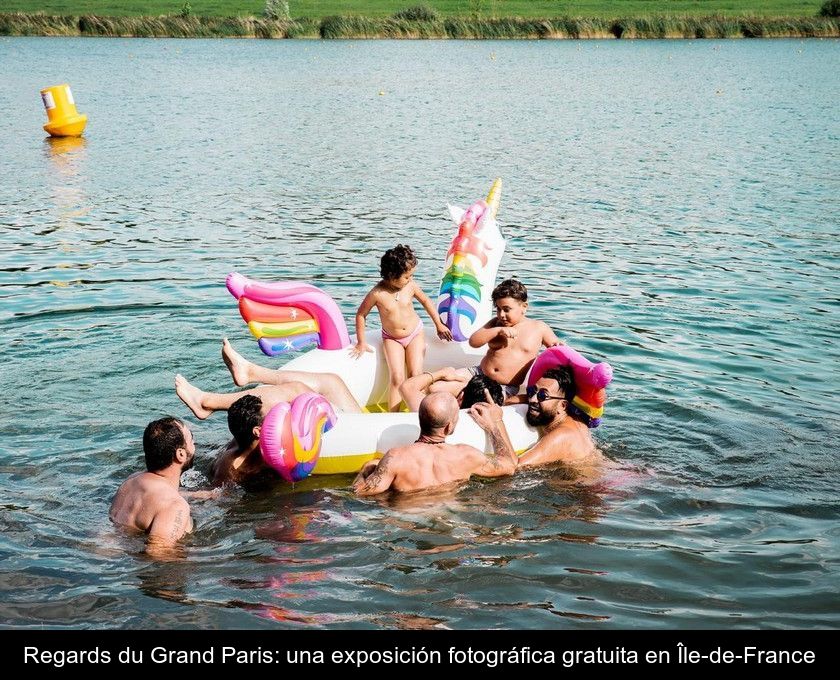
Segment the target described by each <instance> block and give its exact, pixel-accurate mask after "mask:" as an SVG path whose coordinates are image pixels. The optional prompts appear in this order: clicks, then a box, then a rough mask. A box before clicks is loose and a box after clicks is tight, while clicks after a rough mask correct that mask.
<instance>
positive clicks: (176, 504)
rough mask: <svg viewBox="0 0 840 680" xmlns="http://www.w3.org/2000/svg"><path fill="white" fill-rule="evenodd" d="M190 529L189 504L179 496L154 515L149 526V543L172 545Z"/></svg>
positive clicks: (163, 545) (159, 545)
mask: <svg viewBox="0 0 840 680" xmlns="http://www.w3.org/2000/svg"><path fill="white" fill-rule="evenodd" d="M189 530H190V504H189V503H187V501H185V500H184V499H183V498H181V497H180V496H179V497H178V498H177V499H175V500H173V501H172V502H171V503H169V504H168V505H166V506H164V507H163V508H162V509H161V510H160V512H158V513H157V514H156V515H155V518H154V519H153V520H152V524H151V526H150V527H149V543H154V544H155V545H156V546H158V547H168V546H171V545H174V544H175V543H176V542H177V541H178V539H180V538H182V537H183V536H184V534H186V533H187V532H188V531H189Z"/></svg>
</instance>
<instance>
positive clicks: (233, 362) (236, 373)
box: [222, 338, 251, 387]
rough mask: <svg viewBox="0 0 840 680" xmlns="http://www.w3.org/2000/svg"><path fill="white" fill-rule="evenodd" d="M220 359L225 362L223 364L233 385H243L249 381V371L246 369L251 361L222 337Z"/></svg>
mask: <svg viewBox="0 0 840 680" xmlns="http://www.w3.org/2000/svg"><path fill="white" fill-rule="evenodd" d="M222 359H223V360H224V362H225V366H227V367H228V370H229V371H230V375H231V377H232V378H233V382H234V384H235V385H237V386H238V387H244V386H245V385H247V384H248V383H249V382H251V380H249V378H250V371H249V370H248V369H249V368H250V366H251V362H250V361H248V360H247V359H246V358H245V357H243V356H242V355H241V354H240V353H239V352H237V351H236V350H235V349H233V347H232V346H231V344H230V343H229V342H228V339H227V338H223V339H222Z"/></svg>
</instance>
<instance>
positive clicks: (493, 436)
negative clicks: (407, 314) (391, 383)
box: [353, 392, 516, 496]
mask: <svg viewBox="0 0 840 680" xmlns="http://www.w3.org/2000/svg"><path fill="white" fill-rule="evenodd" d="M485 399H486V400H487V401H488V402H489V401H490V399H491V397H490V395H489V394H485ZM458 413H459V412H458V402H457V401H456V400H455V397H453V396H452V395H451V394H449V393H448V392H436V393H434V394H430V395H428V396H426V397H425V398H424V399H423V401H422V402H421V403H420V409H419V412H418V414H417V415H418V417H419V419H420V437H419V438H418V439H417V441H416V442H414V443H413V444H408V445H407V446H397V447H394V448H393V449H391V450H389V451H388V452H387V453H386V454H385V455H384V456H383V457H382V458H381V459H380V460H378V461H370V462H368V463H367V464H365V466H364V467H363V468H362V469H361V470H360V471H359V474H358V475H357V476H356V479H355V481H354V482H353V490H354V491H355V492H356V494H357V495H359V496H374V495H376V494H380V493H383V492H385V491H388V490H394V491H399V492H403V493H405V492H410V491H420V490H423V489H429V488H433V487H438V486H443V485H445V484H452V483H454V482H462V481H466V480H467V479H469V478H470V476H471V475H479V476H481V477H501V476H502V475H511V474H513V473H514V472H515V471H516V453H515V452H514V450H513V446H512V444H511V443H510V438H509V437H508V434H507V430H506V429H505V425H504V422H503V421H502V409H501V408H500V407H499V406H498V405H496V404H491V403H483V402H482V403H477V404H474V405H473V406H472V408H471V409H470V416H472V418H473V420H475V422H476V423H478V425H479V427H481V429H483V430H484V431H485V432H486V433H487V434H488V436H489V437H490V442H491V444H492V446H493V455H488V454H485V453H484V452H483V451H479V450H478V449H477V448H475V447H473V446H470V445H468V444H447V443H446V437H447V436H448V435H450V434H452V432H453V431H454V430H455V425H456V424H457V423H458Z"/></svg>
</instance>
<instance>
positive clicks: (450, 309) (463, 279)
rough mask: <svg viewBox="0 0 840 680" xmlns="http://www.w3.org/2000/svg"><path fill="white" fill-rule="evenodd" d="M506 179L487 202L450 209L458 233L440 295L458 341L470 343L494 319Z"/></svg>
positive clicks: (441, 309)
mask: <svg viewBox="0 0 840 680" xmlns="http://www.w3.org/2000/svg"><path fill="white" fill-rule="evenodd" d="M501 196H502V180H501V179H497V180H496V181H495V182H493V186H492V187H491V189H490V193H489V194H488V195H487V200H486V201H485V200H479V201H476V202H475V203H473V204H472V205H471V206H470V207H469V208H468V209H467V210H465V211H463V212H460V211H458V210H457V209H453V208H451V207H450V213H451V214H452V217H453V220H454V221H455V223H456V224H457V225H458V233H457V235H456V236H455V238H454V239H453V240H452V244H451V245H450V246H449V250H448V251H447V254H446V263H445V265H444V274H443V277H442V279H441V285H440V292H439V294H438V313H439V314H440V315H441V320H442V321H443V323H444V324H445V325H446V327H447V328H449V330H451V331H452V338H453V339H454V340H456V341H458V342H463V341H464V340H467V339H468V338H469V336H470V335H471V334H472V333H473V332H474V331H475V330H476V328H477V326H480V325H481V323H483V322H484V320H485V319H486V318H490V309H491V307H490V290H488V289H489V288H492V286H493V283H494V282H495V279H496V271H497V270H498V267H499V262H500V261H501V259H502V254H503V253H504V249H505V241H504V238H502V235H501V232H500V231H499V228H498V226H497V225H496V213H497V212H498V210H499V203H500V201H501Z"/></svg>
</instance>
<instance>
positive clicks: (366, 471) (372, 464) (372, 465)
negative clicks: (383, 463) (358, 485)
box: [358, 458, 379, 479]
mask: <svg viewBox="0 0 840 680" xmlns="http://www.w3.org/2000/svg"><path fill="white" fill-rule="evenodd" d="M378 465H379V459H378V458H377V459H376V460H369V461H368V462H367V463H365V464H364V465H362V469H361V470H359V475H358V476H359V477H361V478H362V479H367V478H368V476H369V475H370V473H371V472H373V471H374V470H375V469H376V467H377V466H378Z"/></svg>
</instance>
